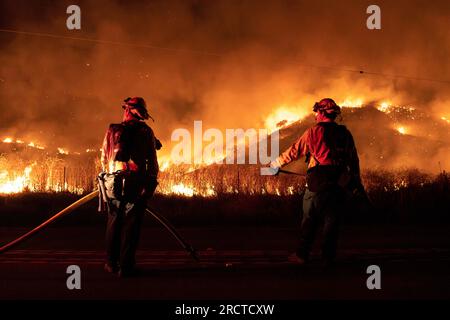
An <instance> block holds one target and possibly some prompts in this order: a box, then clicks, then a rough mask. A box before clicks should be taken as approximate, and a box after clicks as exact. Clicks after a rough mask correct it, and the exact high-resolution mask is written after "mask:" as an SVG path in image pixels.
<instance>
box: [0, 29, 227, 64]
mask: <svg viewBox="0 0 450 320" xmlns="http://www.w3.org/2000/svg"><path fill="white" fill-rule="evenodd" d="M0 32H7V33H15V34H22V35H28V36H38V37H47V38H53V39H66V40H76V41H86V42H93V43H100V44H112V45H120V46H127V47H137V48H146V49H156V50H164V51H169V52H174V53H176V52H181V53H194V54H202V55H208V56H216V57H220V56H222V55H221V54H217V53H212V52H207V51H200V50H189V49H175V48H168V47H160V46H154V45H148V44H136V43H129V42H121V41H111V40H102V39H93V38H83V37H69V36H62V35H58V34H51V33H40V32H29V31H20V30H10V29H0Z"/></svg>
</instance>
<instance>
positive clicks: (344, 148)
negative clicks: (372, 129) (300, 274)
mask: <svg viewBox="0 0 450 320" xmlns="http://www.w3.org/2000/svg"><path fill="white" fill-rule="evenodd" d="M313 110H314V112H316V124H315V125H314V126H313V127H311V128H309V129H308V130H306V131H305V132H304V133H303V135H302V136H301V137H300V138H299V139H298V140H297V141H296V142H295V143H294V144H293V145H292V146H291V147H289V148H288V149H287V150H286V151H284V152H283V153H282V154H281V155H280V156H279V157H278V158H277V159H276V160H275V161H273V162H272V163H271V164H270V166H271V168H272V169H273V173H274V174H277V173H278V170H279V168H280V167H282V166H284V165H287V164H288V163H290V162H292V161H295V160H298V159H299V158H300V157H302V156H305V157H306V163H307V165H308V171H307V176H306V182H307V187H306V191H305V195H304V197H303V220H302V224H301V230H300V241H299V246H298V249H297V252H296V254H295V255H293V256H292V257H293V258H294V260H295V261H296V262H297V263H299V264H304V263H305V262H307V261H308V258H309V255H310V252H311V249H312V245H313V242H314V238H315V235H316V233H317V230H318V228H319V227H320V226H321V225H323V244H322V255H323V257H324V259H325V260H326V262H327V263H328V264H332V263H333V262H334V260H335V257H336V249H337V240H338V227H339V219H340V217H341V213H342V210H343V205H344V201H345V200H344V199H345V192H344V188H347V189H349V190H352V191H353V190H361V189H362V184H361V178H360V170H359V159H358V154H357V151H356V147H355V143H354V141H353V137H352V135H351V133H350V131H349V130H348V129H347V128H346V127H345V126H343V125H338V124H337V123H336V122H335V120H336V118H337V116H338V115H339V114H340V113H341V108H340V107H339V106H338V105H337V104H336V103H335V102H334V101H333V100H332V99H323V100H321V101H320V102H318V103H316V104H315V105H314V108H313Z"/></svg>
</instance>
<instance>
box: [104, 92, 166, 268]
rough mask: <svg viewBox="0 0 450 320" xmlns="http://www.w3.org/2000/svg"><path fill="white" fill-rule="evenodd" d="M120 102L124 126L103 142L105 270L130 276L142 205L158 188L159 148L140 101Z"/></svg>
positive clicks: (118, 126)
mask: <svg viewBox="0 0 450 320" xmlns="http://www.w3.org/2000/svg"><path fill="white" fill-rule="evenodd" d="M124 102H125V103H124V105H123V106H122V107H123V109H124V114H123V121H122V123H119V124H111V125H110V126H109V129H108V131H107V132H106V135H105V139H104V141H103V147H102V156H101V163H102V168H103V173H102V174H101V175H100V184H102V183H103V187H104V190H105V192H104V193H105V194H106V197H107V203H108V222H107V230H106V255H107V261H106V264H105V270H106V271H108V272H113V273H115V272H118V273H119V276H129V275H132V274H133V273H134V270H135V269H134V268H135V264H136V261H135V253H136V249H137V246H138V241H139V234H140V229H141V222H142V218H143V215H144V211H145V208H146V202H147V199H148V198H150V197H151V196H152V195H153V193H154V191H155V189H156V186H157V184H158V182H157V176H158V171H159V167H158V161H157V156H156V150H157V149H158V150H159V149H160V148H161V143H160V142H159V140H158V139H156V138H155V135H154V134H153V130H152V129H151V128H150V127H149V126H148V125H147V124H146V123H145V122H144V120H147V119H149V118H151V117H150V115H149V114H148V112H147V106H146V104H145V101H144V99H143V98H140V97H134V98H127V99H125V100H124ZM100 189H102V188H100Z"/></svg>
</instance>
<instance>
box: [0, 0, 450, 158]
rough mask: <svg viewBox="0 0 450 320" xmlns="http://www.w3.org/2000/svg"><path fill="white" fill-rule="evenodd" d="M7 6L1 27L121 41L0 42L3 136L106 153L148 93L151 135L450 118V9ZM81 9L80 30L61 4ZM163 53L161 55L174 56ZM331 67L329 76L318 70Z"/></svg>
mask: <svg viewBox="0 0 450 320" xmlns="http://www.w3.org/2000/svg"><path fill="white" fill-rule="evenodd" d="M372 2H373V1H362V0H354V1H350V0H349V1H311V0H309V1H256V0H255V1H231V0H226V1H225V0H224V1H125V0H116V1H106V0H104V1H97V0H96V1H73V0H69V1H65V0H63V1H49V0H48V1H24V0H20V1H17V0H14V1H13V0H11V1H5V0H2V1H1V2H0V3H1V7H0V28H1V29H13V30H20V31H29V32H37V33H48V34H56V35H62V36H66V37H82V38H92V39H101V40H107V41H115V42H124V43H130V44H136V45H139V44H141V45H148V46H155V47H161V49H157V48H149V47H144V46H131V45H117V44H116V45H114V44H104V43H103V44H101V43H95V42H86V41H79V40H68V39H58V38H49V37H40V36H31V35H20V34H14V33H5V32H0V48H1V50H0V65H1V69H0V108H1V109H0V110H1V117H0V138H1V137H2V136H13V137H15V138H21V139H24V140H26V141H30V140H35V141H38V142H39V143H41V144H44V145H47V146H54V147H56V146H64V147H67V148H68V149H69V150H74V151H75V150H84V149H86V148H91V147H98V146H99V145H100V143H101V140H102V138H103V134H104V131H105V129H106V128H107V126H108V124H109V123H110V122H119V121H120V120H121V113H122V109H121V108H120V106H121V102H122V100H123V99H124V98H125V97H128V96H136V95H137V96H143V97H144V98H145V99H146V100H147V104H148V105H149V107H150V114H151V115H152V116H153V117H154V118H155V119H156V122H155V123H150V125H151V126H152V127H153V128H154V129H155V132H156V134H157V136H158V137H159V138H160V139H161V140H162V141H163V142H165V144H166V146H169V150H167V149H166V150H167V151H170V135H171V132H172V131H173V130H174V129H176V128H179V127H185V128H192V125H193V120H203V122H204V127H218V128H221V129H224V128H249V127H262V126H263V123H264V119H265V118H266V117H267V116H268V115H269V114H270V113H271V111H273V110H274V109H276V108H277V107H279V106H282V105H286V106H293V107H296V108H298V109H299V110H310V108H311V107H312V104H313V103H314V101H317V100H319V99H321V98H323V97H332V98H335V99H336V100H337V101H343V100H345V99H347V98H352V97H353V98H357V97H361V98H363V99H364V101H365V102H371V101H374V100H375V101H382V100H388V101H391V102H392V103H395V104H407V105H413V106H414V107H416V108H418V109H422V110H424V111H426V112H433V113H436V115H437V116H439V117H441V116H447V118H450V84H449V83H443V82H432V81H419V80H408V79H404V78H393V77H385V76H378V75H369V74H359V73H357V72H348V71H346V70H365V71H369V72H375V73H383V74H387V75H403V76H410V77H419V78H428V79H437V80H450V60H449V57H450V28H449V24H450V2H449V1H448V0H440V1H436V0H435V1H429V0H428V1H425V0H423V1H419V0H407V1H401V0H397V1H381V0H379V1H376V4H377V5H379V6H380V7H381V19H382V29H381V30H368V29H367V28H366V19H367V17H368V15H367V14H366V8H367V6H369V5H370V4H373V3H372ZM71 4H77V5H79V6H80V7H81V14H82V21H81V30H74V31H69V30H67V29H66V18H67V16H68V15H67V14H66V8H67V6H69V5H71ZM164 48H166V49H169V50H166V49H164ZM319 67H331V68H319Z"/></svg>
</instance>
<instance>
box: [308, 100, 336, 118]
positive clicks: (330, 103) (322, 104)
mask: <svg viewBox="0 0 450 320" xmlns="http://www.w3.org/2000/svg"><path fill="white" fill-rule="evenodd" d="M313 111H314V112H319V111H321V112H324V113H326V114H333V113H334V114H340V113H341V107H339V106H338V105H337V104H336V102H334V100H333V99H330V98H325V99H322V100H320V101H319V102H316V103H315V104H314V107H313Z"/></svg>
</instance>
